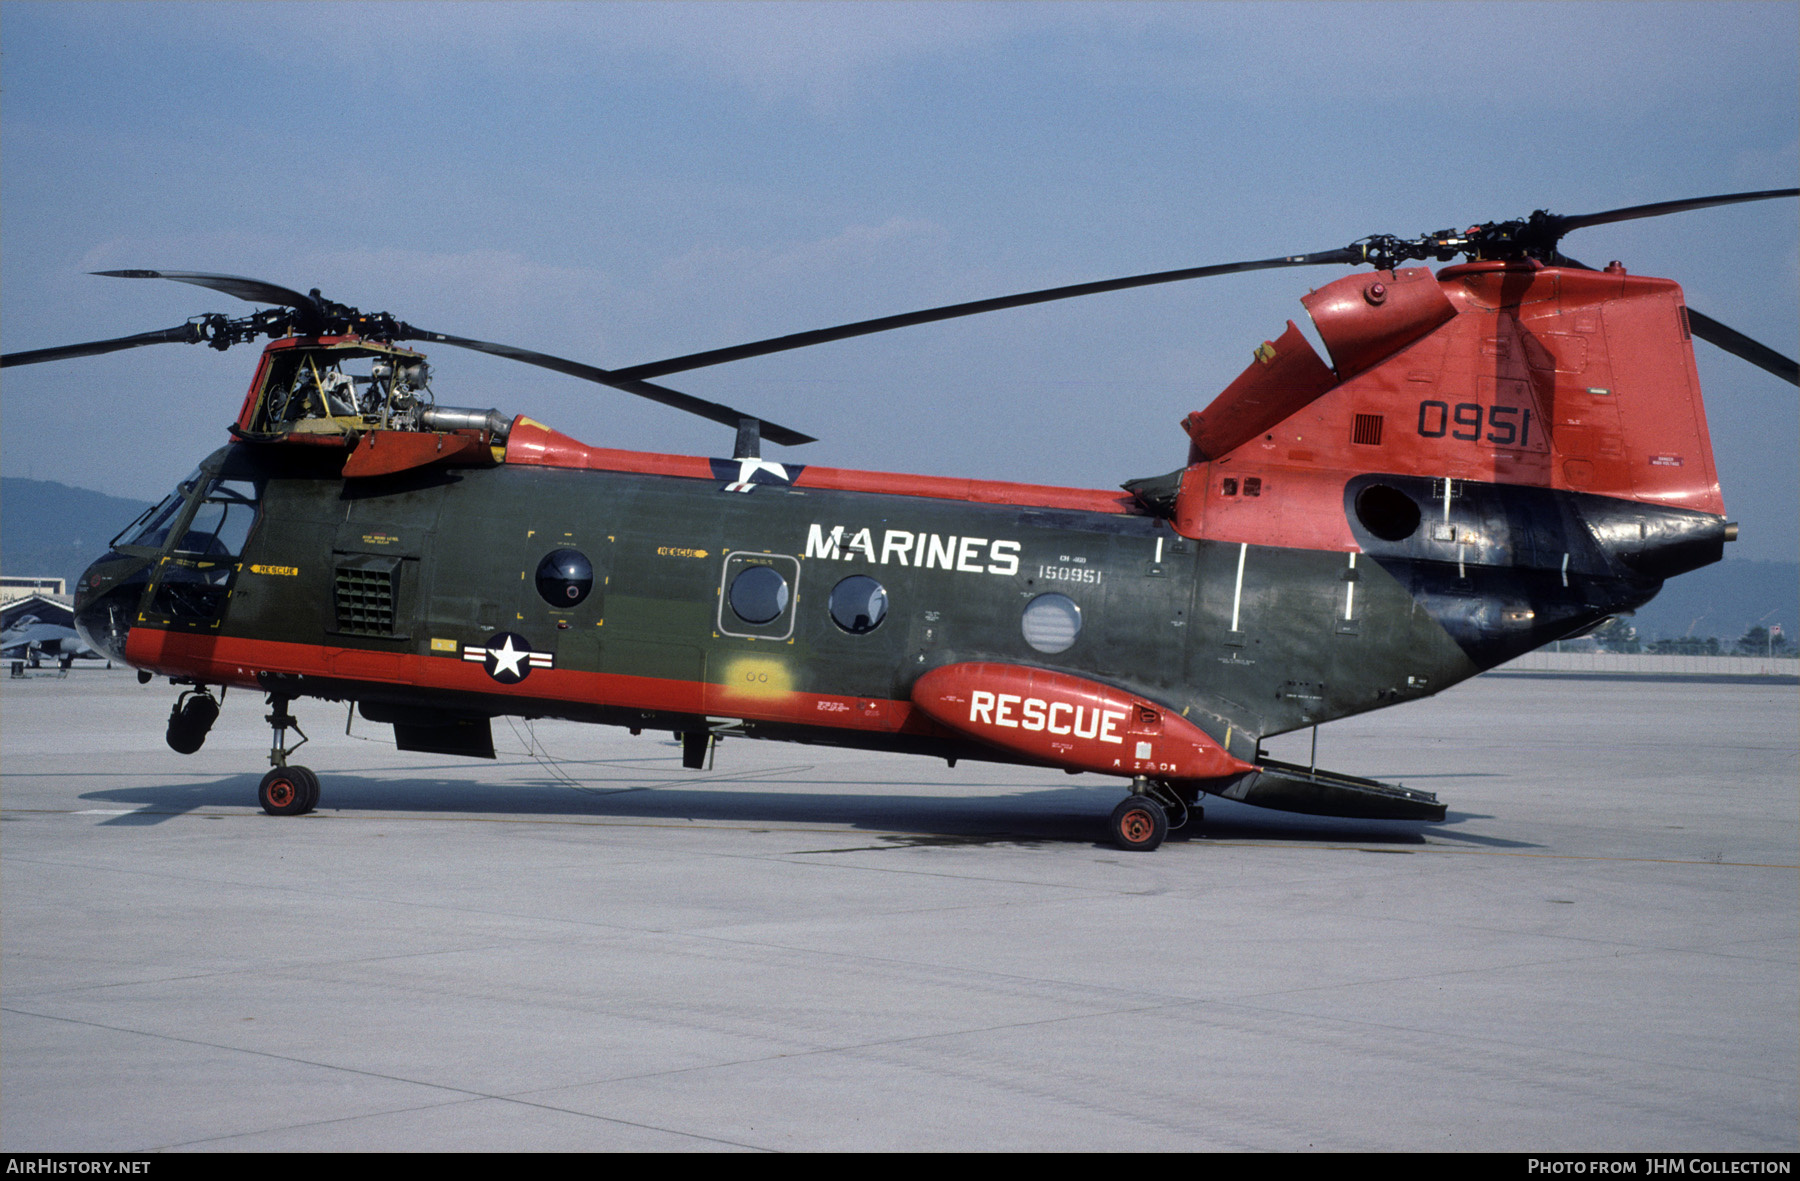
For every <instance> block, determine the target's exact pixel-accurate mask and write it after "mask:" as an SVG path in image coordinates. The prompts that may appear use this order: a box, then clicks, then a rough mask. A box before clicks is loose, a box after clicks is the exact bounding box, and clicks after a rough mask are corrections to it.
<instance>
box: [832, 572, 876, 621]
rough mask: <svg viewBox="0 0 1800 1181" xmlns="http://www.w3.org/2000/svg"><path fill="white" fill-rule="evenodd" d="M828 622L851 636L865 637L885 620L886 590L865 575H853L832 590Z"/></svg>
mask: <svg viewBox="0 0 1800 1181" xmlns="http://www.w3.org/2000/svg"><path fill="white" fill-rule="evenodd" d="M830 605H831V622H833V623H835V624H837V625H838V626H839V627H841V628H843V629H844V630H845V631H847V632H849V633H850V634H851V635H853V636H861V635H867V634H868V633H869V632H872V631H874V630H875V629H876V628H878V627H880V626H881V621H882V620H883V619H886V618H887V609H888V595H887V588H886V587H884V586H882V585H881V584H880V583H879V582H876V581H875V580H874V579H873V578H870V577H868V576H867V575H865V574H852V575H851V576H850V577H848V578H846V579H844V581H842V582H840V583H838V584H837V585H836V586H834V587H832V588H831V604H830Z"/></svg>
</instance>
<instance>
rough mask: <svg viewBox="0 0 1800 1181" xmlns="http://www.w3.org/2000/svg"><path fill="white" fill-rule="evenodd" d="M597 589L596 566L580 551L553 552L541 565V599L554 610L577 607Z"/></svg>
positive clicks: (539, 566) (539, 585)
mask: <svg viewBox="0 0 1800 1181" xmlns="http://www.w3.org/2000/svg"><path fill="white" fill-rule="evenodd" d="M593 589H594V564H593V563H592V562H590V561H588V559H587V555H586V554H584V553H582V552H581V551H580V550H576V549H559V550H551V551H550V552H549V553H547V554H545V555H544V560H543V561H541V562H539V563H538V568H537V593H538V597H539V598H541V599H543V600H544V602H546V603H548V604H550V605H551V606H552V607H573V606H575V605H576V604H578V603H580V602H581V601H582V600H583V599H585V598H587V597H588V593H589V592H590V591H592V590H593Z"/></svg>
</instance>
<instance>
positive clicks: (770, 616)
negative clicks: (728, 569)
mask: <svg viewBox="0 0 1800 1181" xmlns="http://www.w3.org/2000/svg"><path fill="white" fill-rule="evenodd" d="M789 593H790V592H789V590H788V581H787V579H785V578H783V577H782V576H781V571H779V570H777V569H775V568H774V567H773V566H746V567H745V568H744V569H743V570H741V571H739V572H738V575H737V577H736V578H733V579H732V580H731V590H730V592H729V594H728V595H727V596H726V597H727V598H728V600H729V601H730V603H731V609H732V611H733V612H734V613H736V615H737V617H738V618H739V619H741V620H743V621H744V622H745V623H769V622H771V621H772V620H774V619H776V618H777V617H778V616H780V614H781V613H782V612H783V611H786V610H787V605H788V597H789Z"/></svg>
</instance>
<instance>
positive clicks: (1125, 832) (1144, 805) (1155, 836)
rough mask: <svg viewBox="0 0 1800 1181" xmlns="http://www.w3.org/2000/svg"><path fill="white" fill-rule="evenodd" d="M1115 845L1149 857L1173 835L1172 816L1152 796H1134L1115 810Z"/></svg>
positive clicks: (1113, 820) (1113, 819)
mask: <svg viewBox="0 0 1800 1181" xmlns="http://www.w3.org/2000/svg"><path fill="white" fill-rule="evenodd" d="M1109 823H1110V824H1111V827H1112V839H1113V843H1114V844H1116V845H1118V846H1119V848H1121V849H1127V850H1130V851H1131V852H1134V853H1148V852H1150V851H1151V850H1152V849H1154V848H1156V847H1157V846H1158V845H1160V844H1162V843H1163V838H1164V837H1166V836H1168V835H1169V816H1168V813H1166V812H1164V811H1163V806H1162V805H1161V804H1159V803H1157V802H1156V801H1155V800H1153V799H1151V798H1150V797H1149V796H1130V797H1128V798H1126V799H1124V800H1122V801H1120V803H1119V806H1118V807H1117V808H1114V809H1113V814H1112V820H1111V821H1110V822H1109Z"/></svg>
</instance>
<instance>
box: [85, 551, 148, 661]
mask: <svg viewBox="0 0 1800 1181" xmlns="http://www.w3.org/2000/svg"><path fill="white" fill-rule="evenodd" d="M150 566H151V559H149V558H136V557H131V556H129V555H126V554H121V553H116V552H115V553H109V554H107V555H106V556H105V557H103V558H101V559H100V560H99V561H97V562H95V563H94V564H93V565H91V566H89V567H88V568H87V569H86V570H84V571H83V572H82V575H81V580H80V581H79V582H77V583H76V584H75V630H76V632H78V633H79V634H80V636H81V638H82V639H83V640H84V641H86V642H87V645H88V647H90V648H92V649H93V650H94V651H96V652H99V653H102V654H103V655H105V656H106V657H107V659H109V660H116V661H118V662H119V663H120V664H124V663H126V661H125V638H126V635H127V634H128V633H129V632H130V631H131V621H132V620H134V619H136V618H137V610H138V600H139V599H140V598H142V597H143V593H144V584H145V583H146V582H148V581H149V580H150Z"/></svg>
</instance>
